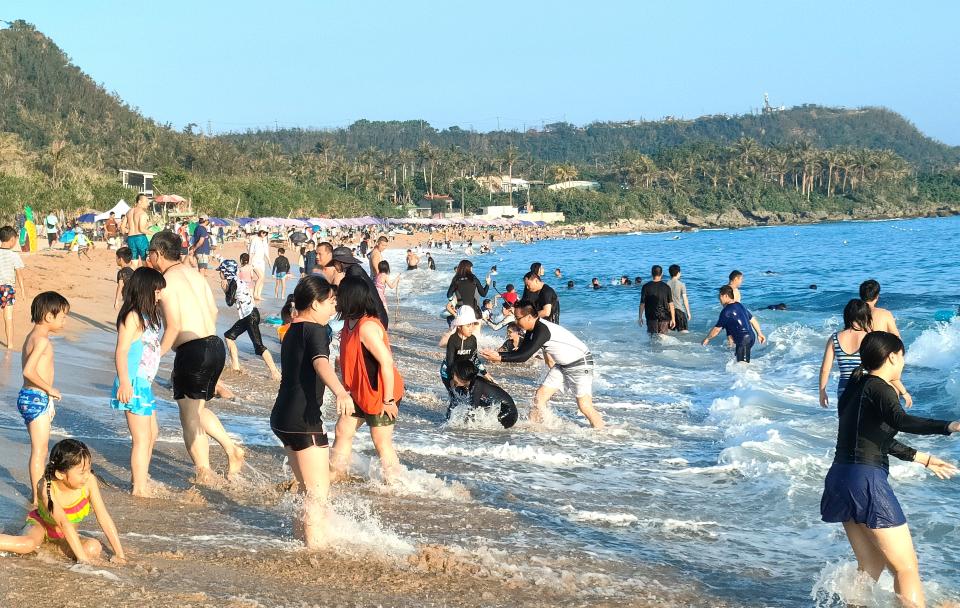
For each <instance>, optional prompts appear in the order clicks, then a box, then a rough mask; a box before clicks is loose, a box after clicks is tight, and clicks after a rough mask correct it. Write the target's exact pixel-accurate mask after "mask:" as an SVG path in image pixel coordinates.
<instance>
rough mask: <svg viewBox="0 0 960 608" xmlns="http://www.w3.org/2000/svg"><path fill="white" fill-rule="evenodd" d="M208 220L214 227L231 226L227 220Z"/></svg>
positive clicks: (217, 218) (212, 218) (216, 218)
mask: <svg viewBox="0 0 960 608" xmlns="http://www.w3.org/2000/svg"><path fill="white" fill-rule="evenodd" d="M208 219H209V220H210V224H212V225H213V226H229V224H228V223H227V220H225V219H221V218H219V217H211V218H208Z"/></svg>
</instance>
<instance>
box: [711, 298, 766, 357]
mask: <svg viewBox="0 0 960 608" xmlns="http://www.w3.org/2000/svg"><path fill="white" fill-rule="evenodd" d="M719 297H720V304H721V305H722V306H723V310H722V311H720V317H719V318H718V319H717V324H716V326H714V327H713V329H711V330H710V333H708V334H707V337H706V338H704V339H703V345H704V346H706V345H707V344H708V343H709V342H710V340H712V339H714V338H716V337H717V334H719V333H720V330H721V329H723V330H726V332H727V337H728V338H729V339H730V341H731V342H733V344H734V345H735V346H736V357H737V362H738V363H750V349H751V348H753V345H754V343H755V342H756V341H757V340H759V341H760V344H765V343H766V342H767V337H766V336H765V335H763V332H762V331H761V330H760V323H758V322H757V320H756V319H754V318H753V315H752V314H750V311H749V310H747V309H746V308H745V307H744V306H743V304H741V303H740V302H735V301H734V299H733V288H732V287H730V286H729V285H724V286H723V287H721V288H720V296H719Z"/></svg>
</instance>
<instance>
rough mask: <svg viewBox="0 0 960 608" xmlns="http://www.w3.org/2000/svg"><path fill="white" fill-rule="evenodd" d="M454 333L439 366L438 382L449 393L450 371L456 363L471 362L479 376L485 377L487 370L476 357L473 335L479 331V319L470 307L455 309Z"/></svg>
mask: <svg viewBox="0 0 960 608" xmlns="http://www.w3.org/2000/svg"><path fill="white" fill-rule="evenodd" d="M453 327H454V332H453V335H452V336H451V337H450V339H449V340H448V341H447V356H446V357H444V359H443V363H441V364H440V380H442V381H443V386H445V387H446V389H447V392H448V393H449V392H450V369H451V368H453V364H454V363H456V362H457V361H472V362H473V363H474V365H476V366H477V369H478V371H479V374H480V375H482V376H486V375H487V369H486V368H485V367H484V366H483V362H482V361H481V360H480V357H479V355H478V353H479V347H478V346H477V337H476V336H475V335H474V334H475V333H476V332H477V330H478V329H480V319H478V318H477V313H476V312H474V310H473V307H472V306H461V307H460V308H458V309H457V316H456V318H455V319H454V320H453Z"/></svg>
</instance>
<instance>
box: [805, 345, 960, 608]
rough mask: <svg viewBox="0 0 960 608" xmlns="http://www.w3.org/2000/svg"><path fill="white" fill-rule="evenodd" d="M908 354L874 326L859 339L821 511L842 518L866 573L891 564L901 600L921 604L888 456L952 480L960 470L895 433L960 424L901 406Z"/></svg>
mask: <svg viewBox="0 0 960 608" xmlns="http://www.w3.org/2000/svg"><path fill="white" fill-rule="evenodd" d="M903 354H904V348H903V342H902V341H901V340H900V338H898V337H897V336H895V335H894V334H891V333H888V332H885V331H875V332H871V333H869V334H867V336H866V337H865V338H864V339H863V342H861V343H860V360H861V365H860V367H859V368H857V370H856V371H855V372H853V374H852V375H851V376H850V380H849V382H848V383H847V387H846V390H844V392H843V395H842V396H841V397H840V403H839V405H838V408H837V410H838V413H839V415H840V426H839V431H838V433H837V449H836V454H835V456H834V459H833V465H832V466H831V467H830V471H829V472H828V473H827V478H826V480H825V481H824V490H823V497H822V499H821V500H820V515H821V519H823V521H825V522H829V523H842V524H843V529H844V531H845V532H846V534H847V538H848V539H849V541H850V546H851V547H853V552H854V554H855V555H856V556H857V564H858V566H859V569H860V570H861V571H863V572H866V573H867V574H869V575H870V576H871V577H872V578H873V579H874V580H877V579H878V578H879V577H880V574H881V573H883V570H884V569H885V568H886V569H889V570H890V572H891V573H892V574H893V577H894V589H895V590H896V592H897V595H898V596H900V599H901V601H902V602H903V603H904V604H905V605H906V606H923V605H924V598H923V587H922V586H921V584H920V574H919V571H918V565H917V554H916V552H915V551H914V548H913V539H912V538H911V536H910V529H909V528H908V527H907V519H906V517H904V515H903V510H902V509H901V508H900V503H899V502H898V501H897V497H896V495H895V494H894V493H893V489H892V488H891V487H890V484H889V483H888V482H887V474H888V471H889V468H890V464H889V459H888V455H891V454H892V455H893V456H895V457H897V458H899V459H900V460H904V461H907V462H918V463H920V464H922V465H923V466H924V467H926V468H928V469H930V470H931V471H932V472H933V474H934V475H936V476H937V477H939V478H940V479H948V478H950V477H952V476H953V475H955V474H956V473H957V467H956V466H954V465H953V464H951V463H948V462H945V461H943V460H941V459H939V458H937V457H936V456H934V455H932V454H926V453H923V452H918V451H917V450H915V449H913V448H911V447H909V446H907V445H904V444H902V443H900V442H899V441H897V440H896V439H895V436H896V434H897V433H898V432H904V433H911V434H914V435H949V434H950V433H956V432H958V431H960V422H956V421H955V422H948V421H946V420H932V419H929V418H920V417H918V416H911V415H909V414H907V413H906V412H905V411H904V410H903V407H902V406H901V405H900V399H899V396H898V394H897V389H896V388H894V384H895V383H897V382H898V381H899V380H900V374H901V372H902V371H903Z"/></svg>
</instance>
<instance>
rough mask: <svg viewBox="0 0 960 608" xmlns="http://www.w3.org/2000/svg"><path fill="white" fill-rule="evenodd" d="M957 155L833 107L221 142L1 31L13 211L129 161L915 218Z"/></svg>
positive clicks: (221, 178) (227, 172) (295, 208)
mask: <svg viewBox="0 0 960 608" xmlns="http://www.w3.org/2000/svg"><path fill="white" fill-rule="evenodd" d="M317 118H318V121H321V122H322V119H323V117H319V116H318V117H317ZM958 160H960V149H958V148H953V147H949V146H946V145H944V144H941V143H939V142H936V141H934V140H932V139H930V138H928V137H926V136H925V135H923V134H922V133H920V132H919V131H918V130H917V129H916V128H915V127H914V126H913V125H911V124H910V123H909V122H908V121H906V120H904V119H903V118H902V117H901V116H899V115H898V114H896V113H894V112H892V111H889V110H884V109H878V108H865V109H859V110H847V109H837V108H824V107H818V106H803V107H798V108H792V109H789V110H786V111H782V112H773V113H764V114H750V115H744V116H708V117H702V118H698V119H696V120H663V121H657V122H633V121H628V122H623V123H595V124H591V125H587V126H585V127H578V126H575V125H570V124H566V123H558V124H551V125H537V128H536V129H531V130H528V131H526V132H513V131H510V132H505V131H498V132H491V133H475V132H471V131H467V130H464V129H461V128H457V127H452V128H449V129H444V130H437V129H435V128H433V127H431V126H430V125H429V124H428V123H426V122H425V121H420V120H412V121H390V122H371V121H366V120H360V121H357V122H356V123H354V124H352V125H350V126H349V127H347V128H343V129H336V130H330V131H311V130H306V129H284V130H279V131H257V132H251V133H243V134H225V135H220V136H217V137H209V136H204V135H201V134H198V133H194V132H193V129H192V128H187V129H185V130H183V131H177V130H175V129H173V128H172V127H171V126H170V125H163V124H159V123H157V122H156V121H153V120H151V119H149V118H146V117H144V116H142V115H141V114H140V113H139V112H138V111H137V110H136V109H134V108H131V107H129V106H128V105H126V104H125V103H124V102H123V101H122V100H121V99H119V98H118V97H117V96H116V95H114V94H111V93H109V92H108V90H107V89H105V88H104V87H103V86H100V85H97V84H96V83H95V82H93V81H92V80H91V79H90V78H89V77H88V76H87V75H86V74H84V73H83V72H82V71H81V69H80V68H79V67H78V66H74V65H73V64H72V63H71V62H70V59H69V57H67V56H66V55H65V54H64V53H63V51H62V50H61V49H59V48H58V47H57V46H56V44H54V42H53V41H51V40H50V39H49V38H47V37H46V36H44V35H43V34H42V33H40V32H38V31H36V29H35V28H34V27H33V26H31V25H30V24H27V23H25V22H22V21H20V22H15V23H14V24H13V26H12V27H10V28H8V29H4V30H0V216H4V217H9V216H11V215H12V214H14V213H15V212H16V211H17V210H18V209H20V208H22V206H23V205H25V204H33V205H34V206H39V207H41V208H51V207H52V208H62V209H87V208H97V209H102V208H106V207H109V206H110V205H112V204H113V203H114V202H115V201H116V199H117V198H119V197H121V196H124V195H128V194H129V192H128V191H125V190H123V189H122V188H121V187H120V186H119V185H118V183H117V181H118V180H117V177H116V175H117V174H116V171H117V169H119V168H121V167H123V168H136V169H141V170H148V171H156V172H157V173H158V177H157V179H156V180H155V187H156V189H157V190H158V191H159V192H162V193H168V192H172V193H177V194H181V195H183V196H187V197H190V198H192V199H193V201H194V204H195V206H196V207H198V208H200V209H202V210H204V211H207V212H210V213H215V214H223V215H233V214H234V213H241V214H250V215H319V214H331V215H340V216H347V215H358V214H366V213H372V214H378V215H403V214H404V213H405V208H404V207H405V205H409V204H411V203H412V202H414V201H417V200H419V199H420V198H421V197H423V195H424V194H428V193H435V194H451V195H453V196H454V198H455V199H456V206H457V208H458V210H459V208H463V209H465V210H466V211H467V212H470V211H474V210H476V209H477V208H479V207H480V206H482V205H485V204H490V203H491V202H494V203H501V202H507V200H509V198H510V195H508V194H490V193H489V192H488V191H486V190H485V189H483V188H481V186H480V185H479V183H478V182H477V180H476V179H474V178H476V177H483V176H490V175H512V176H514V177H524V178H526V179H530V180H537V181H541V182H544V183H545V184H549V183H552V182H557V181H564V180H568V179H573V178H582V179H591V180H595V181H597V182H599V183H600V190H599V191H598V192H591V193H584V192H579V191H572V192H571V191H567V192H561V193H555V192H551V191H547V190H542V189H539V190H534V191H533V192H532V193H531V195H530V196H531V202H532V203H533V206H534V207H535V208H536V209H541V210H548V211H549V210H561V211H564V212H565V213H566V214H567V217H568V218H569V219H571V220H611V219H617V218H624V217H651V216H656V215H673V216H674V217H690V216H703V217H710V216H721V215H723V214H724V213H726V212H729V211H737V212H740V213H743V214H746V215H747V216H748V217H752V218H759V219H757V221H763V218H764V217H769V214H770V213H781V214H782V213H794V214H801V213H814V214H815V215H816V216H818V217H820V216H825V215H826V216H829V215H831V214H846V215H850V216H857V215H877V214H896V213H907V214H914V213H926V212H933V211H937V210H940V211H944V210H947V211H949V210H950V209H952V207H951V205H953V206H955V205H956V203H957V201H958V200H960V177H958V172H957V166H958ZM524 200H525V196H524Z"/></svg>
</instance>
